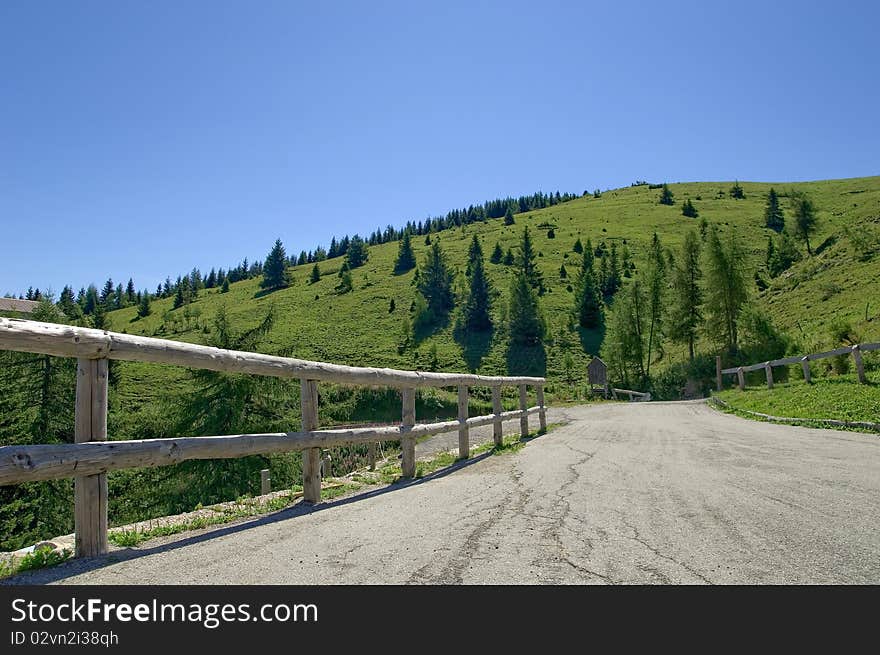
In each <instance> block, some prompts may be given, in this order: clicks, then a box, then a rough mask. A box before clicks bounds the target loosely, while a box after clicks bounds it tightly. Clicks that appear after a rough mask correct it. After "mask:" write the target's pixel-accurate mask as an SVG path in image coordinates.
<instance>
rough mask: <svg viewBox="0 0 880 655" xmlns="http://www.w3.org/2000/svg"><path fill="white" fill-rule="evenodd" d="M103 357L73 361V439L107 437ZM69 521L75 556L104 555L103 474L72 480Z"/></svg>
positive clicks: (104, 494) (105, 498) (105, 501)
mask: <svg viewBox="0 0 880 655" xmlns="http://www.w3.org/2000/svg"><path fill="white" fill-rule="evenodd" d="M107 364H108V360H106V359H78V360H77V363H76V409H75V419H74V440H75V441H76V443H83V442H86V441H106V440H107V370H108V367H107ZM73 498H74V508H73V525H74V532H75V533H76V536H75V551H76V556H77V557H94V556H96V555H105V554H106V553H107V551H108V550H109V544H108V542H107V474H106V473H98V474H96V475H84V476H78V477H75V478H74V481H73Z"/></svg>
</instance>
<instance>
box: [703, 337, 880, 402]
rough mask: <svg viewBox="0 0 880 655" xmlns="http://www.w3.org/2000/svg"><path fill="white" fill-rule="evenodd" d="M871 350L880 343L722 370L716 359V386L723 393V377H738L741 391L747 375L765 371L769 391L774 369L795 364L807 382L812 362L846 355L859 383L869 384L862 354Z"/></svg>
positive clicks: (877, 347) (719, 362) (842, 347)
mask: <svg viewBox="0 0 880 655" xmlns="http://www.w3.org/2000/svg"><path fill="white" fill-rule="evenodd" d="M871 350H880V343H861V344H856V345H854V346H841V347H840V348H835V349H834V350H826V351H825V352H821V353H813V354H811V355H795V356H794V357H783V358H782V359H773V360H770V361H766V362H760V363H758V364H749V365H748V366H732V367H730V368H725V369H722V368H721V357H716V359H715V361H716V376H717V380H716V386H717V388H718V391H721V389H722V386H723V380H722V376H723V375H736V376H737V382H738V385H739V388H740V389H745V387H746V382H745V375H744V374H745V373H750V372H752V371H762V370H763V371H764V372H765V373H766V375H767V387H768V388H769V389H772V388H773V369H774V368H775V367H777V366H791V365H793V364H800V365H801V367H802V368H803V371H804V380H806V381H807V382H810V381H811V374H810V362H814V361H816V360H819V359H827V358H829V357H841V356H846V355H852V358H853V361H854V362H855V365H856V375H857V376H858V378H859V382H860V383H862V384H867V381H868V380H867V378H866V377H865V366H864V364H863V363H862V353H863V352H869V351H871Z"/></svg>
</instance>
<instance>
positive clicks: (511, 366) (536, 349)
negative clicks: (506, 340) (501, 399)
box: [506, 342, 547, 377]
mask: <svg viewBox="0 0 880 655" xmlns="http://www.w3.org/2000/svg"><path fill="white" fill-rule="evenodd" d="M506 356H507V374H508V375H524V376H529V377H544V376H545V375H546V374H547V351H546V349H545V348H544V344H542V343H540V344H538V345H536V346H525V345H522V344H517V343H514V342H511V343H510V344H509V345H508V346H507V353H506Z"/></svg>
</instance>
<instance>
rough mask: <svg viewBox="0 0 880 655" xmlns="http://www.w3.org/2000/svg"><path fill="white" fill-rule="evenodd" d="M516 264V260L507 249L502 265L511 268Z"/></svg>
mask: <svg viewBox="0 0 880 655" xmlns="http://www.w3.org/2000/svg"><path fill="white" fill-rule="evenodd" d="M515 262H516V258H515V257H514V256H513V251H512V250H511V249H510V248H508V249H507V252H506V253H505V254H504V265H505V266H513V265H514V263H515Z"/></svg>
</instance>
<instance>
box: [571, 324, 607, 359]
mask: <svg viewBox="0 0 880 655" xmlns="http://www.w3.org/2000/svg"><path fill="white" fill-rule="evenodd" d="M577 332H578V337H580V340H581V348H583V349H584V352H585V353H587V354H588V355H594V356H598V355H599V350H600V349H601V348H602V342H603V341H605V323H604V321H603V322H602V323H600V324H599V327H597V328H582V327H581V326H580V325H578V327H577Z"/></svg>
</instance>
